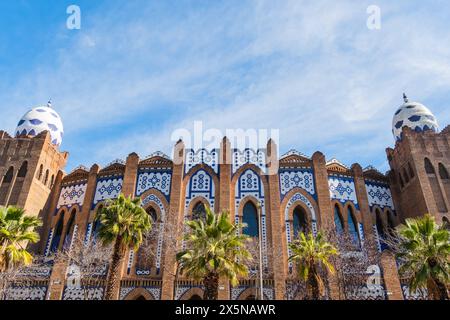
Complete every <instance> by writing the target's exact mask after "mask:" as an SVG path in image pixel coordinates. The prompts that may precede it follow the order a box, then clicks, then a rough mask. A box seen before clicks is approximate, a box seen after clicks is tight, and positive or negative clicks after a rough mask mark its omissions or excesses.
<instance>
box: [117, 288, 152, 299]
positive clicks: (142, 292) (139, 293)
mask: <svg viewBox="0 0 450 320" xmlns="http://www.w3.org/2000/svg"><path fill="white" fill-rule="evenodd" d="M124 300H155V297H154V296H153V294H151V293H150V292H149V291H148V290H146V289H145V288H134V289H133V290H131V291H130V292H129V293H128V294H127V295H126V296H125V298H124Z"/></svg>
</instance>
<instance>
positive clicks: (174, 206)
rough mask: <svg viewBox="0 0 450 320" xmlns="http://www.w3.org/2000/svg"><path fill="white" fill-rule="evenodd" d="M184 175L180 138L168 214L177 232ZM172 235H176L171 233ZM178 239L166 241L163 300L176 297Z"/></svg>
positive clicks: (174, 163) (182, 147)
mask: <svg viewBox="0 0 450 320" xmlns="http://www.w3.org/2000/svg"><path fill="white" fill-rule="evenodd" d="M183 175H184V143H183V141H181V140H179V141H178V142H177V143H176V145H175V149H174V156H173V169H172V187H171V191H170V208H169V214H168V215H167V225H168V226H169V227H172V229H171V230H170V231H171V232H174V231H173V229H175V228H173V226H175V227H176V230H177V234H181V233H179V232H180V231H181V226H182V223H183V209H182V204H183V201H182V199H183V198H184V197H183V192H184V188H183ZM170 236H171V237H173V236H176V235H173V234H171V235H170ZM178 244H179V243H178V241H177V242H176V244H175V245H174V241H165V242H164V264H163V266H164V269H163V275H162V291H161V299H162V300H172V299H174V296H173V291H174V281H175V274H176V269H177V267H176V257H175V256H176V253H177V250H178Z"/></svg>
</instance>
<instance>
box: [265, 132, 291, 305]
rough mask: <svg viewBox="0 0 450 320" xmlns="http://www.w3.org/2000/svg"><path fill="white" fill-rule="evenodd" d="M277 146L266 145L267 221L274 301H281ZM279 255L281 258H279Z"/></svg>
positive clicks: (282, 233) (284, 262) (282, 260)
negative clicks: (271, 252) (269, 234)
mask: <svg viewBox="0 0 450 320" xmlns="http://www.w3.org/2000/svg"><path fill="white" fill-rule="evenodd" d="M278 161H279V160H278V154H277V145H276V144H275V142H274V141H273V140H272V139H270V140H269V142H268V143H267V161H266V163H267V164H268V165H269V166H270V167H269V168H267V172H268V177H267V178H268V181H269V199H270V203H269V204H268V209H269V210H268V211H269V212H268V221H270V228H271V235H272V250H273V255H272V257H273V261H272V263H273V270H274V282H275V299H276V300H283V299H284V297H285V294H286V271H287V259H288V257H287V254H286V253H287V252H286V236H285V232H286V230H285V225H284V221H283V215H282V213H281V208H280V206H281V199H280V183H279V176H278V166H279V162H278ZM280 253H282V254H281V257H280Z"/></svg>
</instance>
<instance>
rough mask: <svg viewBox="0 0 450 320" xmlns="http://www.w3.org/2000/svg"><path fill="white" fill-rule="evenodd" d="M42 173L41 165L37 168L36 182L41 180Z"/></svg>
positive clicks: (42, 167)
mask: <svg viewBox="0 0 450 320" xmlns="http://www.w3.org/2000/svg"><path fill="white" fill-rule="evenodd" d="M43 172H44V166H43V165H42V164H41V165H40V166H39V170H38V172H37V179H38V180H41V179H42V173H43Z"/></svg>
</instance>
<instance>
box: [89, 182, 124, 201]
mask: <svg viewBox="0 0 450 320" xmlns="http://www.w3.org/2000/svg"><path fill="white" fill-rule="evenodd" d="M122 184H123V178H122V177H109V178H106V179H100V180H98V181H97V187H96V188H95V197H94V202H93V205H92V207H93V208H94V207H95V205H96V204H97V203H99V202H100V201H104V200H108V199H115V198H117V197H118V196H119V194H120V192H121V191H122Z"/></svg>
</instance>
